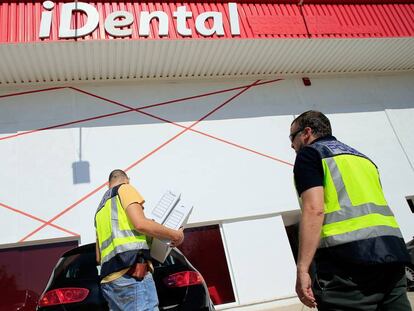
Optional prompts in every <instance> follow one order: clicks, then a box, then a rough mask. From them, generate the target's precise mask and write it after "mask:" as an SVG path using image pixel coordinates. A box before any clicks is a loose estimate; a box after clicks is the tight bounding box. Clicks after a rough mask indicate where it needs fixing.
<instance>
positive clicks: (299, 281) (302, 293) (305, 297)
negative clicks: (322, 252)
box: [296, 271, 316, 308]
mask: <svg viewBox="0 0 414 311" xmlns="http://www.w3.org/2000/svg"><path fill="white" fill-rule="evenodd" d="M311 285H312V281H311V278H310V275H309V273H308V272H300V271H298V272H297V274H296V294H298V298H299V300H300V301H301V302H302V303H303V304H304V305H305V306H307V307H309V308H316V300H315V297H314V295H313V291H312V288H311Z"/></svg>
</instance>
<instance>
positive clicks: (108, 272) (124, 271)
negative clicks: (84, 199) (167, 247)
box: [95, 170, 184, 311]
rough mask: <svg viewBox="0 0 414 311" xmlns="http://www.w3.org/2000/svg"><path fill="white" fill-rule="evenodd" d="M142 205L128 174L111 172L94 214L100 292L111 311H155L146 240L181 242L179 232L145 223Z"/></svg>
mask: <svg viewBox="0 0 414 311" xmlns="http://www.w3.org/2000/svg"><path fill="white" fill-rule="evenodd" d="M143 204H144V199H143V198H142V196H141V195H140V194H139V192H138V191H137V190H136V189H135V188H134V187H133V186H131V185H130V184H129V178H128V176H127V174H126V173H125V172H124V171H122V170H114V171H112V172H111V174H110V175H109V190H108V191H106V193H105V194H104V196H103V198H102V200H101V202H100V204H99V207H98V210H97V212H96V214H95V228H96V236H97V241H96V260H97V262H100V263H101V277H102V281H101V289H102V293H103V296H104V297H105V299H106V301H107V302H108V305H109V308H110V310H111V311H112V310H113V311H118V310H119V311H126V310H128V311H129V310H131V311H132V310H134V311H135V310H137V311H138V310H139V311H141V310H142V311H144V310H151V311H153V310H158V297H157V292H156V288H155V284H154V280H153V278H152V274H151V273H150V270H151V269H152V266H151V264H150V261H149V259H150V255H149V246H148V238H149V237H155V238H158V239H163V240H170V241H171V246H177V245H179V244H181V243H182V242H183V240H184V234H183V230H182V229H180V230H173V229H170V228H167V227H165V226H163V225H160V224H158V223H156V222H154V221H152V220H150V219H147V218H146V217H145V215H144V212H143V209H144V207H143Z"/></svg>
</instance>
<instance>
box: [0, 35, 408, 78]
mask: <svg viewBox="0 0 414 311" xmlns="http://www.w3.org/2000/svg"><path fill="white" fill-rule="evenodd" d="M0 60H1V61H0V85H6V84H9V85H10V84H25V83H51V82H52V83H53V82H66V81H91V80H92V81H93V80H95V81H96V80H127V79H134V80H136V79H138V80H140V79H177V78H191V77H195V78H218V77H229V78H235V77H252V76H269V75H271V76H274V75H277V76H288V75H318V74H330V73H337V74H341V73H369V72H393V71H412V70H413V69H414V38H412V37H408V38H366V39H240V40H234V39H233V40H231V39H229V40H226V39H222V40H147V41H138V40H135V41H134V40H129V41H127V40H107V41H82V42H49V43H26V44H2V45H0Z"/></svg>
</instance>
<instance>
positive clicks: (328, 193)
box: [289, 111, 411, 311]
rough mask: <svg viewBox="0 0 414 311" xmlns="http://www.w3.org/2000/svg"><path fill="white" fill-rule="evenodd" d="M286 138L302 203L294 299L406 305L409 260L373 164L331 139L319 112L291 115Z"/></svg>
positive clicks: (333, 305) (342, 305)
mask: <svg viewBox="0 0 414 311" xmlns="http://www.w3.org/2000/svg"><path fill="white" fill-rule="evenodd" d="M289 138H290V141H291V146H292V148H293V149H294V150H295V151H296V153H297V155H296V160H295V165H294V178H295V186H296V189H297V192H298V194H299V196H300V200H301V202H302V216H301V222H300V228H299V254H298V260H297V279H296V293H297V294H298V297H299V299H300V300H301V301H302V303H303V304H305V305H306V306H308V307H311V308H313V307H317V308H318V310H320V311H324V310H361V311H371V310H372V311H378V310H389V311H391V310H392V311H400V310H401V311H403V310H404V311H408V310H411V307H410V303H409V301H408V299H407V293H406V279H405V267H404V266H405V263H407V262H409V260H410V259H409V256H408V253H407V249H406V246H405V243H404V240H403V238H402V235H401V231H400V229H399V226H398V224H397V221H396V219H395V217H394V215H393V213H392V211H391V209H390V208H389V207H388V204H387V202H386V200H385V198H384V194H383V191H382V187H381V183H380V179H379V174H378V170H377V167H376V166H375V164H374V163H373V162H372V161H371V160H370V159H369V158H368V157H366V156H365V155H363V154H362V153H360V152H359V151H357V150H355V149H354V148H352V147H350V146H347V145H345V144H344V143H342V142H340V141H338V140H336V138H335V137H333V136H332V130H331V125H330V122H329V119H328V118H327V117H326V116H325V115H324V114H322V113H321V112H319V111H307V112H304V113H302V114H301V115H300V116H299V117H297V118H296V119H295V120H294V121H293V122H292V124H291V128H290V135H289ZM312 262H313V264H312V267H311V263H312ZM310 270H312V271H310ZM311 272H312V273H311ZM311 275H312V280H311Z"/></svg>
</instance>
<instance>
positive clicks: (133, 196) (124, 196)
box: [118, 184, 145, 209]
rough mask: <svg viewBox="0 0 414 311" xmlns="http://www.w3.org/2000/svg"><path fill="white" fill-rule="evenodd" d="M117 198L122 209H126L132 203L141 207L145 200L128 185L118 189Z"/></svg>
mask: <svg viewBox="0 0 414 311" xmlns="http://www.w3.org/2000/svg"><path fill="white" fill-rule="evenodd" d="M118 194H119V198H120V199H121V204H122V207H123V208H124V209H126V208H127V207H128V206H129V205H130V204H132V203H138V204H141V205H143V204H144V202H145V200H144V198H143V197H142V195H141V194H140V193H139V192H138V190H137V189H135V188H134V187H133V186H131V185H130V184H123V185H122V186H121V187H119V189H118Z"/></svg>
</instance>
